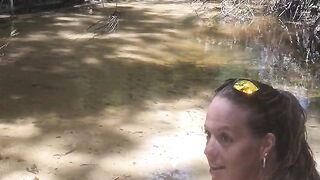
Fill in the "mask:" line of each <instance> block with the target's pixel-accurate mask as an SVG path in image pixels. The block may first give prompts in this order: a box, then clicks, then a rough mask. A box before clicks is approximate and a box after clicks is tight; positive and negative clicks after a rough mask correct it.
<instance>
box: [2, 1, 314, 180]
mask: <svg viewBox="0 0 320 180" xmlns="http://www.w3.org/2000/svg"><path fill="white" fill-rule="evenodd" d="M113 7H114V6H113V5H109V6H107V8H104V9H102V8H100V9H94V10H93V14H89V9H85V8H84V9H80V10H74V11H68V12H56V13H54V12H51V13H40V14H35V15H25V16H20V17H18V18H17V19H16V20H15V24H14V26H15V28H17V30H18V31H19V33H20V34H19V35H18V36H17V37H16V38H15V39H13V41H12V42H11V44H10V46H9V47H8V48H7V49H6V50H5V51H4V52H3V53H5V56H3V57H1V61H0V64H1V66H0V72H1V76H0V102H1V104H0V122H1V123H0V129H1V131H0V162H1V163H0V179H1V180H16V179H17V180H36V179H37V178H38V179H40V180H106V179H112V180H120V179H137V180H138V179H139V180H141V179H150V180H158V179H159V180H160V179H166V180H169V179H180V180H182V179H183V180H187V179H195V180H202V179H203V180H208V179H210V176H209V173H208V167H207V163H206V159H205V156H204V155H203V149H204V145H205V137H204V134H203V129H202V127H203V123H204V119H205V111H206V108H207V105H208V103H209V102H210V99H211V97H212V93H213V89H214V88H215V87H216V86H217V85H218V83H221V82H222V81H223V80H225V79H226V78H230V77H236V76H239V77H244V76H245V77H253V78H257V77H258V71H259V70H261V69H259V68H258V67H257V65H256V64H252V63H251V62H250V61H249V60H250V59H252V56H254V55H255V53H254V52H252V51H251V50H250V49H246V48H244V47H241V46H239V45H234V46H232V47H229V46H227V45H225V44H224V43H225V42H227V41H228V40H225V39H223V37H217V38H216V39H215V41H214V42H213V41H212V39H210V38H208V36H207V35H206V34H205V33H204V31H203V30H202V29H201V28H200V24H199V19H198V18H197V17H196V16H195V14H194V12H193V11H192V8H190V6H189V4H188V3H183V2H182V1H178V2H177V1H174V2H173V1H151V0H150V1H143V2H132V3H123V4H120V6H119V11H120V21H119V26H118V28H117V30H116V32H114V33H111V34H101V35H98V36H94V34H93V33H92V32H87V31H86V29H87V27H89V26H90V25H92V24H93V23H95V22H97V21H98V20H101V19H103V18H104V17H106V16H108V15H109V14H111V13H112V12H113ZM90 11H91V10H90ZM1 32H2V31H1ZM288 88H290V87H288ZM308 93H309V92H306V94H305V95H308ZM312 96H313V100H314V99H315V100H314V102H315V103H313V104H312V106H310V109H311V110H312V113H311V119H312V120H311V121H310V122H309V124H308V125H309V126H308V127H309V128H308V130H309V131H310V133H309V135H310V142H311V143H312V148H313V149H314V151H315V156H316V158H317V160H318V162H319V160H320V159H319V158H320V157H319V151H320V147H319V144H320V139H319V138H317V137H318V133H319V126H318V124H319V118H318V117H319V116H317V113H319V111H318V110H314V109H317V107H319V106H318V104H317V102H319V100H317V99H319V95H317V93H312Z"/></svg>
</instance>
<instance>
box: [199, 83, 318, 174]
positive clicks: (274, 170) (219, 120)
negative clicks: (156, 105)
mask: <svg viewBox="0 0 320 180" xmlns="http://www.w3.org/2000/svg"><path fill="white" fill-rule="evenodd" d="M305 122H306V115H305V112H304V110H303V108H302V107H301V106H300V104H299V102H298V100H297V99H296V98H295V97H294V96H293V95H292V94H291V93H289V92H287V91H281V90H278V89H274V88H272V87H271V86H269V85H266V84H263V83H261V82H258V81H254V80H248V79H229V80H227V81H226V82H225V83H224V84H223V85H222V86H220V87H219V88H218V89H216V95H215V96H214V98H213V100H212V102H211V104H210V105H209V108H208V113H207V118H206V121H205V132H206V134H207V144H206V148H205V151H204V153H205V155H206V156H207V159H208V163H209V167H210V173H211V176H212V179H213V180H320V176H319V173H318V172H317V170H316V167H315V166H316V165H315V161H314V159H313V156H312V152H311V150H310V147H309V145H308V143H307V141H306V128H305Z"/></svg>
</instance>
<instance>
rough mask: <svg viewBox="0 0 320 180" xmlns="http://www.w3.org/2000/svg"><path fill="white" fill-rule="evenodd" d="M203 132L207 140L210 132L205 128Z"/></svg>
mask: <svg viewBox="0 0 320 180" xmlns="http://www.w3.org/2000/svg"><path fill="white" fill-rule="evenodd" d="M204 134H205V135H206V139H207V141H208V140H209V138H210V133H209V131H207V130H205V131H204Z"/></svg>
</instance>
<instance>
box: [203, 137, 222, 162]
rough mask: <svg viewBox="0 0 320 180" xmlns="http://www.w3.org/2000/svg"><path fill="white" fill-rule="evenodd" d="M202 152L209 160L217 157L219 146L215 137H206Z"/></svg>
mask: <svg viewBox="0 0 320 180" xmlns="http://www.w3.org/2000/svg"><path fill="white" fill-rule="evenodd" d="M204 154H205V155H206V156H207V159H208V160H209V161H212V160H214V159H216V158H217V156H218V154H219V147H218V143H217V141H216V139H215V138H210V139H208V141H207V144H206V147H205V149H204Z"/></svg>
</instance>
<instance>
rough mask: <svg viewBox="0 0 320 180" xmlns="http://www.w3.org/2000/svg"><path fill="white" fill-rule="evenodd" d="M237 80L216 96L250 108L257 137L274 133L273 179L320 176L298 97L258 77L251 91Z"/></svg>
mask: <svg viewBox="0 0 320 180" xmlns="http://www.w3.org/2000/svg"><path fill="white" fill-rule="evenodd" d="M247 80H248V79H247ZM236 81H237V80H236V79H229V80H227V81H226V82H225V83H224V84H223V85H221V86H220V87H218V88H217V89H216V91H215V92H216V94H215V96H219V97H223V98H227V99H228V100H230V101H232V102H234V103H237V104H239V105H241V106H243V107H245V108H247V109H248V110H249V114H250V115H249V117H248V126H249V129H250V130H251V132H252V134H253V136H254V137H257V138H261V137H263V136H264V135H266V134H267V133H273V134H274V136H275V138H276V143H275V152H276V157H277V161H278V166H277V169H276V170H275V171H274V173H273V174H272V175H271V176H270V177H271V178H270V179H269V180H320V176H319V173H318V172H317V170H316V162H315V161H314V159H313V154H312V151H311V149H310V147H309V145H308V142H307V133H306V127H305V123H306V119H307V118H306V113H305V111H304V109H303V108H302V106H301V105H300V103H299V101H298V100H297V98H296V97H295V96H294V95H292V94H291V93H290V92H288V91H282V90H278V89H275V88H273V87H272V86H269V85H267V84H264V83H262V82H259V81H255V80H249V81H250V82H252V83H253V84H254V85H256V86H257V87H258V88H259V90H258V91H257V92H255V93H254V94H251V95H248V94H245V93H242V92H240V91H238V90H236V89H235V88H234V87H233V86H234V83H235V82H236Z"/></svg>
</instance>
